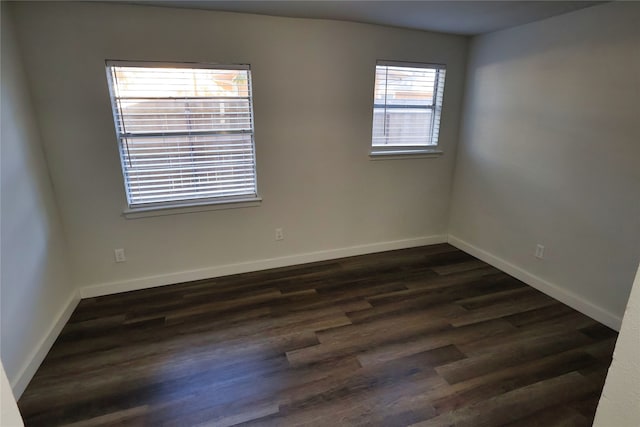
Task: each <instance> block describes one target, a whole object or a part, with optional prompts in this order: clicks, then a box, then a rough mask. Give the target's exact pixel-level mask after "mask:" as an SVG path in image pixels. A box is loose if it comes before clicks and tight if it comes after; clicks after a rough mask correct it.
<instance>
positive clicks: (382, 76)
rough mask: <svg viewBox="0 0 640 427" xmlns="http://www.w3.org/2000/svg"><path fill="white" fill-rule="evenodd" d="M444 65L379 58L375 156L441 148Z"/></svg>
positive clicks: (376, 88) (422, 151)
mask: <svg viewBox="0 0 640 427" xmlns="http://www.w3.org/2000/svg"><path fill="white" fill-rule="evenodd" d="M444 77H445V66H444V65H433V64H414V63H404V62H388V61H378V63H377V65H376V79H375V89H374V101H373V140H372V144H371V154H372V155H385V154H386V155H388V154H400V155H401V154H423V153H431V152H437V151H438V133H439V130H440V115H441V113H442V98H443V96H442V95H443V92H444Z"/></svg>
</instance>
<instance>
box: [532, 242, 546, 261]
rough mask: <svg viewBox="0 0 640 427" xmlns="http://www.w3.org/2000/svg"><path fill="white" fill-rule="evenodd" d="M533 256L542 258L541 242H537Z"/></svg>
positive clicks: (542, 248) (542, 247)
mask: <svg viewBox="0 0 640 427" xmlns="http://www.w3.org/2000/svg"><path fill="white" fill-rule="evenodd" d="M534 256H535V257H536V258H538V259H542V258H544V246H542V245H541V244H537V245H536V252H535V253H534Z"/></svg>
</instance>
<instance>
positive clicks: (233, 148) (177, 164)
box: [107, 61, 257, 210]
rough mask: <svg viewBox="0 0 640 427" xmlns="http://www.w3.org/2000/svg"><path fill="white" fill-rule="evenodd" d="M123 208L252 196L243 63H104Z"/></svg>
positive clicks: (246, 69) (251, 149)
mask: <svg viewBox="0 0 640 427" xmlns="http://www.w3.org/2000/svg"><path fill="white" fill-rule="evenodd" d="M107 77H108V80H109V89H110V93H111V103H112V106H113V116H114V120H115V125H116V132H117V135H118V143H119V148H120V159H121V162H122V172H123V174H124V182H125V190H126V194H127V200H128V204H129V208H130V209H132V210H135V209H141V208H143V209H149V208H166V207H174V206H192V205H202V204H210V203H225V202H230V203H231V202H240V201H250V200H256V199H257V186H256V167H255V152H254V139H253V107H252V96H251V71H250V69H249V66H247V65H238V66H236V65H234V66H219V65H206V64H184V63H177V64H166V63H162V64H160V63H153V62H142V63H140V62H135V63H134V62H128V61H124V62H123V61H107Z"/></svg>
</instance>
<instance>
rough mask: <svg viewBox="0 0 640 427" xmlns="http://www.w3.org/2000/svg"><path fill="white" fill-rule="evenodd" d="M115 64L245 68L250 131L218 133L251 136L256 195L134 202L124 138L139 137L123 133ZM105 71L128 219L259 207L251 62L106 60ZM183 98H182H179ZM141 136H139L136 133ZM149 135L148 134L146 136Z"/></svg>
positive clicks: (190, 68)
mask: <svg viewBox="0 0 640 427" xmlns="http://www.w3.org/2000/svg"><path fill="white" fill-rule="evenodd" d="M112 67H136V68H148V69H154V68H155V69H158V68H172V69H180V68H184V69H189V70H201V69H209V70H246V71H247V94H248V96H247V97H246V98H247V100H248V106H249V116H248V118H249V120H250V131H237V132H235V131H230V132H229V131H224V132H217V134H229V135H250V140H251V153H252V168H253V188H254V192H253V194H242V195H226V196H215V197H201V198H182V199H180V200H165V201H158V202H145V203H132V202H131V197H130V193H129V188H130V186H129V182H128V178H127V166H126V163H127V157H126V154H125V151H126V147H125V145H126V143H125V142H124V140H125V139H126V138H127V137H129V138H131V137H136V135H135V134H131V133H127V132H121V129H120V125H119V123H118V120H119V117H120V111H121V110H120V107H119V106H118V105H116V104H118V102H119V99H120V98H118V97H117V96H116V83H115V82H114V81H113V74H112ZM105 71H106V74H107V84H108V89H109V101H110V104H111V112H112V116H113V121H114V129H115V133H116V139H117V143H118V153H119V158H120V169H121V172H122V177H123V184H124V190H125V196H126V201H127V206H126V208H125V209H124V210H123V214H124V216H125V217H127V218H141V217H147V216H157V215H170V214H178V213H191V212H201V211H205V210H218V209H229V208H240V207H251V206H259V205H260V202H261V201H262V198H261V197H260V196H259V193H258V170H257V169H258V168H257V158H256V144H255V120H254V108H253V80H252V73H251V65H250V64H217V63H203V62H167V61H138V60H113V59H107V60H105ZM176 99H180V98H176ZM210 133H211V134H216V132H215V131H211V132H210ZM150 134H157V135H158V136H167V137H178V138H179V137H184V136H189V135H192V133H191V132H186V131H177V132H173V133H171V132H163V131H162V130H160V131H159V132H155V133H154V132H151V133H150ZM137 136H138V137H140V135H137ZM146 136H148V135H146Z"/></svg>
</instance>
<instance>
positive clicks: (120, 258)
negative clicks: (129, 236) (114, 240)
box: [113, 248, 127, 262]
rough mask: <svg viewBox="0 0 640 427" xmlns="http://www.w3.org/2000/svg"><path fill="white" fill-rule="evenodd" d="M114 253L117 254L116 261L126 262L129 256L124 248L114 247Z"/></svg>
mask: <svg viewBox="0 0 640 427" xmlns="http://www.w3.org/2000/svg"><path fill="white" fill-rule="evenodd" d="M113 254H114V255H115V258H116V262H125V261H126V260H127V257H126V256H125V254H124V249H122V248H120V249H114V250H113Z"/></svg>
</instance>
